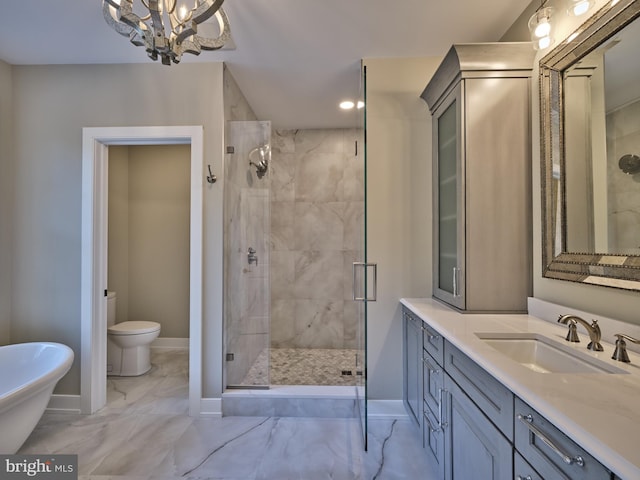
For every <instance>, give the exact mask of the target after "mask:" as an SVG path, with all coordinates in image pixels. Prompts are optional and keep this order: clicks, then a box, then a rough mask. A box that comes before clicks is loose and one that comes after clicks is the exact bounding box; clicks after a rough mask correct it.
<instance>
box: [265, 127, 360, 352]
mask: <svg viewBox="0 0 640 480" xmlns="http://www.w3.org/2000/svg"><path fill="white" fill-rule="evenodd" d="M358 138H359V131H358V130H356V129H335V130H333V129H327V130H278V131H274V132H273V134H272V139H271V145H272V169H271V182H272V190H271V346H272V347H280V348H356V343H357V326H358V318H357V312H358V310H357V309H358V307H359V305H358V304H357V303H356V302H353V301H352V290H351V283H352V282H351V279H352V263H353V262H354V261H362V257H363V253H362V251H363V237H364V162H363V157H362V156H356V152H355V141H356V140H357V139H358Z"/></svg>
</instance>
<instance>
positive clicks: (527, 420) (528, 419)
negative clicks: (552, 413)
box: [518, 414, 584, 467]
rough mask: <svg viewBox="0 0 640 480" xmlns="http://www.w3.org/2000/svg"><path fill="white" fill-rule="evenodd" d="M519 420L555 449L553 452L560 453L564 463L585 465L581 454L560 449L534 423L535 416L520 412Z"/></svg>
mask: <svg viewBox="0 0 640 480" xmlns="http://www.w3.org/2000/svg"><path fill="white" fill-rule="evenodd" d="M518 420H520V421H521V422H522V423H524V424H525V425H526V426H527V428H528V429H529V430H530V431H531V432H532V433H533V434H534V435H535V436H536V437H538V438H539V439H540V440H542V441H543V442H544V443H545V444H546V445H547V446H548V447H549V448H550V449H551V450H553V452H554V453H555V454H556V455H558V456H559V457H560V458H561V459H562V461H563V462H564V463H566V464H567V465H573V464H576V465H578V466H579V467H584V458H582V457H581V456H580V455H576V456H575V457H572V456H571V455H567V454H566V453H564V452H563V451H562V450H560V449H559V448H558V447H557V446H556V445H555V444H554V443H553V442H552V441H551V439H550V438H549V437H547V435H546V434H545V433H544V432H543V431H542V430H540V429H539V428H538V427H536V426H535V425H534V424H533V417H532V416H531V415H521V414H518Z"/></svg>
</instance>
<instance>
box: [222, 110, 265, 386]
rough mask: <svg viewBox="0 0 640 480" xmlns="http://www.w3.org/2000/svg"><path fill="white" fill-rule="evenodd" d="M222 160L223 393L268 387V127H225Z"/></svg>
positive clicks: (248, 123)
mask: <svg viewBox="0 0 640 480" xmlns="http://www.w3.org/2000/svg"><path fill="white" fill-rule="evenodd" d="M228 127H229V128H228V134H227V154H226V155H225V207H224V231H225V237H224V241H225V249H224V251H225V275H224V278H225V282H224V283H225V287H224V292H225V360H226V362H225V363H226V369H225V370H226V385H227V387H230V388H233V387H251V388H256V387H267V386H268V385H269V343H270V340H269V329H270V327H269V317H270V315H269V304H270V301H269V299H270V287H269V266H270V255H269V236H270V224H271V217H270V191H271V188H270V182H271V176H270V174H269V173H270V172H269V166H270V161H271V144H270V141H271V122H268V121H234V122H229V124H228Z"/></svg>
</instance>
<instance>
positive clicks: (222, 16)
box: [195, 8, 231, 50]
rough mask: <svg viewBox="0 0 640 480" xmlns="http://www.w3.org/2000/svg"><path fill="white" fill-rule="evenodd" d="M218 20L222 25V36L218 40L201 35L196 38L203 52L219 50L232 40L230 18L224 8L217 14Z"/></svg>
mask: <svg viewBox="0 0 640 480" xmlns="http://www.w3.org/2000/svg"><path fill="white" fill-rule="evenodd" d="M216 19H217V20H218V24H219V25H220V35H218V36H217V37H216V38H204V37H201V36H199V35H196V36H195V40H196V41H197V43H198V45H199V46H200V47H201V48H202V50H218V49H220V48H222V47H224V45H225V43H227V42H228V41H229V39H230V38H231V27H230V26H229V18H228V17H227V14H226V13H225V12H224V10H223V9H222V8H220V9H219V10H218V11H217V12H216Z"/></svg>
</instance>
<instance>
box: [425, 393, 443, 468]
mask: <svg viewBox="0 0 640 480" xmlns="http://www.w3.org/2000/svg"><path fill="white" fill-rule="evenodd" d="M422 425H423V427H422V447H423V448H424V450H425V452H426V454H427V456H428V457H429V464H431V465H432V466H433V467H434V468H435V470H436V471H437V472H438V476H437V478H444V462H445V458H444V451H445V449H444V430H443V429H442V428H440V425H439V424H438V420H437V419H436V418H435V415H434V414H433V412H431V411H430V410H429V407H427V406H426V405H425V406H424V420H423V422H422Z"/></svg>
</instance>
